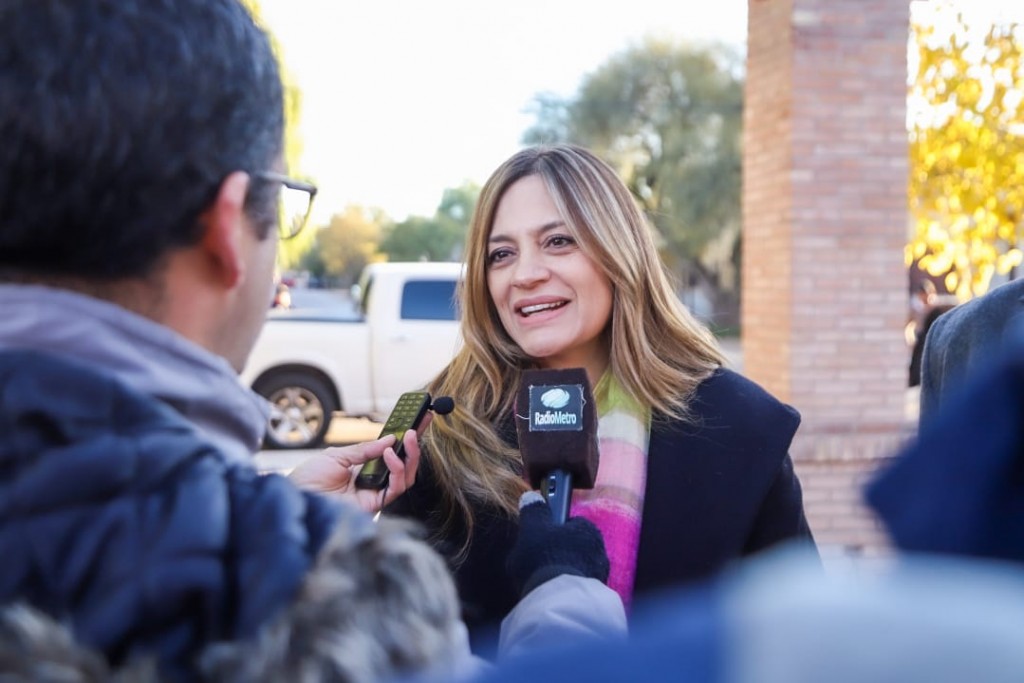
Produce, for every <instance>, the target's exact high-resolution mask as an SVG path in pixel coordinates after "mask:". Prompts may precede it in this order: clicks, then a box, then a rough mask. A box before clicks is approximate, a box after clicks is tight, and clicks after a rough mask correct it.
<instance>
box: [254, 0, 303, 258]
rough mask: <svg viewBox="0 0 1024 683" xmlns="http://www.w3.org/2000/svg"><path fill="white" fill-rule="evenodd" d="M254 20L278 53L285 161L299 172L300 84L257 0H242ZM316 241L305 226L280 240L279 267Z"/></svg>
mask: <svg viewBox="0 0 1024 683" xmlns="http://www.w3.org/2000/svg"><path fill="white" fill-rule="evenodd" d="M242 4H244V5H245V6H246V7H247V8H248V10H249V12H250V13H251V14H252V16H253V18H254V19H255V20H256V22H257V23H258V24H259V25H260V26H261V28H263V30H264V31H266V32H267V35H268V36H269V37H270V46H271V48H272V49H273V51H274V55H275V56H276V57H277V62H278V68H279V69H280V71H281V82H282V84H283V85H284V122H285V128H284V161H285V167H286V168H287V169H288V172H289V173H292V174H298V171H297V169H298V168H299V160H300V159H301V158H302V148H303V140H302V134H301V130H300V125H301V119H302V90H301V89H300V88H299V85H298V82H297V81H296V80H295V75H294V74H293V73H292V71H291V70H290V69H289V68H288V64H287V60H286V59H285V57H284V51H283V50H282V49H281V43H280V42H279V41H278V40H277V38H276V37H275V36H274V33H273V31H272V30H271V29H270V27H269V26H268V25H267V24H266V22H265V21H264V20H263V12H262V11H261V9H260V3H259V0H242ZM315 241H316V236H315V234H314V231H312V230H305V231H303V232H302V233H299V235H298V236H297V237H295V238H294V239H291V240H288V241H287V242H282V243H281V244H280V248H279V249H278V257H277V258H278V265H279V266H280V267H281V268H293V267H295V266H296V265H298V264H299V262H300V261H301V260H302V258H303V256H304V255H305V254H306V252H308V251H309V250H310V249H311V248H312V246H313V244H314V243H315Z"/></svg>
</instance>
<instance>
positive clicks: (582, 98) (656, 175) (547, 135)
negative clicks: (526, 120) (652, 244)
mask: <svg viewBox="0 0 1024 683" xmlns="http://www.w3.org/2000/svg"><path fill="white" fill-rule="evenodd" d="M536 105H537V108H536V115H537V123H536V124H535V125H534V126H533V127H532V128H530V129H529V130H528V131H527V132H526V134H525V135H524V141H525V142H527V143H540V142H555V141H566V142H574V143H577V144H581V145H583V146H586V147H589V148H590V149H592V150H594V151H595V152H596V153H598V154H599V155H601V156H602V157H603V158H605V159H606V160H608V161H609V162H610V163H612V164H613V165H614V166H615V167H616V169H617V170H618V171H619V173H620V175H621V176H622V178H623V179H624V180H625V182H626V183H627V185H628V186H629V187H630V189H631V190H632V192H633V194H634V195H635V196H636V198H637V199H638V200H639V202H640V203H641V205H642V206H643V208H644V209H645V211H646V212H647V214H648V216H649V217H650V218H651V221H652V223H653V224H654V225H655V226H656V228H657V230H658V232H659V234H660V237H661V240H662V243H663V245H664V250H665V251H667V252H668V253H667V256H668V260H669V261H670V262H671V263H672V265H674V266H675V267H676V268H677V269H684V268H686V269H695V270H696V271H697V272H698V273H699V274H701V275H702V276H704V277H707V278H710V279H711V280H713V281H714V282H715V284H717V285H719V286H721V287H724V288H725V289H726V290H732V291H734V292H736V291H737V290H738V268H737V263H736V258H737V254H738V253H739V250H738V249H737V248H736V245H737V243H738V240H739V235H740V182H741V168H742V155H741V149H740V142H741V127H742V112H743V81H742V60H741V59H740V56H739V55H738V54H736V53H735V52H733V51H732V50H730V49H728V48H726V47H724V46H720V45H710V46H704V47H694V46H688V45H683V44H677V43H673V42H669V41H661V40H654V39H649V40H647V41H645V42H643V43H642V44H640V45H639V46H636V47H632V48H630V49H628V50H626V51H624V52H622V53H620V54H617V55H614V56H613V57H612V58H611V59H610V60H609V61H608V62H607V63H606V64H604V65H603V66H601V67H599V68H598V69H597V70H596V71H594V72H593V73H592V74H590V75H589V76H587V77H586V78H585V79H584V81H583V83H582V85H581V87H580V89H579V92H578V94H577V95H576V97H575V98H574V99H572V100H569V101H560V100H558V99H557V98H553V97H551V96H546V95H542V96H539V97H538V98H537V99H536ZM737 293H738V292H737Z"/></svg>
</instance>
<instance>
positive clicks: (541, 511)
mask: <svg viewBox="0 0 1024 683" xmlns="http://www.w3.org/2000/svg"><path fill="white" fill-rule="evenodd" d="M507 569H508V573H509V576H510V577H511V578H512V581H513V582H514V583H515V586H516V588H518V589H519V597H520V598H522V597H523V596H525V595H526V594H527V593H529V592H530V591H531V590H533V589H534V588H536V587H537V586H539V585H541V584H542V583H544V582H545V581H548V580H549V579H553V578H555V577H556V576H561V575H562V574H572V575H575V576H585V577H589V578H593V579H598V580H599V581H601V582H602V583H605V582H607V581H608V571H609V564H608V553H607V552H606V551H605V548H604V538H602V537H601V532H600V531H599V530H598V528H597V527H596V526H594V525H593V524H592V523H591V522H590V520H587V519H583V518H582V517H570V518H569V519H568V520H566V522H565V524H555V521H554V519H553V518H552V516H551V508H550V507H549V506H548V504H547V501H545V500H544V498H543V497H542V496H541V495H540V494H539V493H537V492H536V491H527V492H526V493H524V494H523V495H522V497H521V498H520V499H519V537H518V538H517V539H516V543H515V545H514V546H512V551H511V552H510V553H509V555H508V564H507Z"/></svg>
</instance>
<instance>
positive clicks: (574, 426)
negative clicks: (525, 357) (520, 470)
mask: <svg viewBox="0 0 1024 683" xmlns="http://www.w3.org/2000/svg"><path fill="white" fill-rule="evenodd" d="M515 422H516V432H517V433H518V435H519V451H520V453H522V456H523V466H524V468H525V470H526V478H527V479H528V480H529V482H530V486H531V487H533V488H535V489H539V488H541V482H542V481H543V480H544V478H545V477H547V475H548V474H549V473H551V472H552V471H554V470H563V471H565V472H568V473H569V474H570V475H571V476H572V486H573V488H580V489H591V488H594V479H595V478H596V477H597V465H598V458H599V455H598V450H597V405H596V404H595V402H594V397H593V395H592V394H591V393H590V382H589V380H588V379H587V372H586V370H584V369H583V368H569V369H566V370H525V371H524V372H523V376H522V380H521V382H520V384H519V394H518V396H517V400H516V421H515Z"/></svg>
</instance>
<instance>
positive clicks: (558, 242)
mask: <svg viewBox="0 0 1024 683" xmlns="http://www.w3.org/2000/svg"><path fill="white" fill-rule="evenodd" d="M574 244H576V240H574V239H573V238H572V237H570V236H569V235H552V236H551V237H549V238H548V246H551V247H555V248H556V249H557V248H561V247H571V246H572V245H574Z"/></svg>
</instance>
